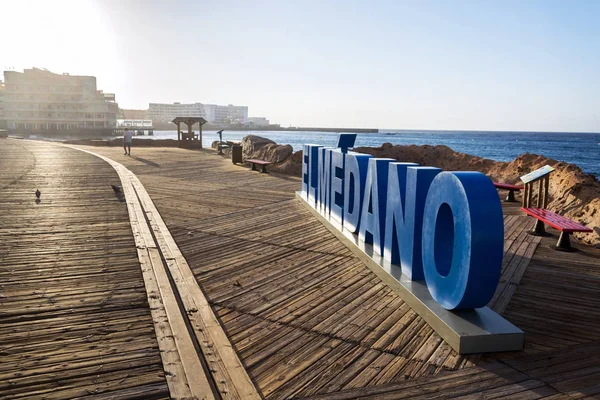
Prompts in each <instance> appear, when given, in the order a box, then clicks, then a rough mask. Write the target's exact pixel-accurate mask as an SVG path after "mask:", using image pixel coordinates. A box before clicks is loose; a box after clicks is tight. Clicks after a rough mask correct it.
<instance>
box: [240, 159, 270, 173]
mask: <svg viewBox="0 0 600 400" xmlns="http://www.w3.org/2000/svg"><path fill="white" fill-rule="evenodd" d="M246 162H249V163H250V164H252V168H251V170H252V171H258V170H257V169H256V166H257V165H261V166H262V169H261V171H260V172H263V173H267V165H269V164H273V163H271V162H268V161H263V160H253V159H252V160H246Z"/></svg>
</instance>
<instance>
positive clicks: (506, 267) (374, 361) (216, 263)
mask: <svg viewBox="0 0 600 400" xmlns="http://www.w3.org/2000/svg"><path fill="white" fill-rule="evenodd" d="M32 146H33V145H32ZM35 146H39V147H40V148H42V147H45V148H47V147H48V146H50V145H48V144H36V145H35ZM53 147H54V146H53ZM86 149H88V150H90V151H93V152H97V153H101V154H103V155H104V156H107V157H109V158H111V159H112V160H115V161H117V162H119V163H122V164H123V165H124V166H126V167H127V168H129V169H130V170H131V171H132V172H133V173H135V175H136V176H137V177H138V178H139V181H140V182H141V184H143V187H145V189H146V190H147V192H148V193H149V195H150V197H151V198H152V201H153V204H154V205H155V206H156V209H157V211H159V212H160V216H161V217H162V219H164V223H165V224H166V226H167V227H168V228H169V231H170V235H172V237H173V239H174V242H175V243H176V245H177V247H178V248H179V249H180V250H181V252H182V254H183V256H184V257H185V260H183V261H184V262H185V263H186V264H188V265H189V267H190V269H191V272H193V274H194V276H195V280H196V281H197V282H198V283H199V287H200V288H201V290H202V294H203V295H204V296H205V298H206V299H207V301H208V304H210V306H211V307H210V308H212V311H213V312H214V313H215V315H216V316H217V317H218V319H219V322H220V324H221V325H222V326H223V328H224V330H225V332H226V334H227V337H228V340H229V341H230V342H231V344H232V345H233V346H234V349H235V350H236V354H237V356H238V357H239V359H240V360H241V362H242V363H243V365H244V367H245V370H246V371H247V374H248V375H249V377H250V378H251V380H252V383H253V384H254V385H255V387H256V389H257V390H258V393H259V395H260V396H262V397H264V398H268V399H283V398H322V399H338V398H339V399H354V398H373V399H387V398H389V399H397V398H422V399H431V398H507V397H510V398H525V399H528V398H531V399H538V398H549V399H563V398H564V399H573V398H585V397H589V398H594V396H598V395H600V386H599V383H598V382H600V362H599V354H600V315H599V314H600V312H599V311H598V310H597V308H595V306H596V305H597V302H598V299H599V298H600V269H599V268H600V267H599V265H600V250H597V249H591V248H587V247H586V248H584V249H583V251H581V252H578V253H574V254H565V253H557V252H555V251H552V250H550V249H549V248H548V245H550V244H553V243H554V242H555V241H556V239H555V238H542V239H540V238H536V237H532V236H530V235H527V234H526V230H527V229H529V228H530V226H531V225H533V221H531V220H530V219H528V217H525V216H523V215H522V214H521V213H520V212H519V211H518V208H515V207H514V206H513V205H508V206H506V207H505V211H506V212H505V214H506V218H505V238H506V242H505V258H504V264H503V270H502V278H501V284H500V285H499V287H498V290H497V293H496V295H495V296H494V299H493V301H492V303H491V304H490V306H491V307H493V308H494V309H496V310H497V311H498V312H500V313H502V314H503V315H504V316H505V317H506V318H507V319H509V320H510V321H511V322H513V323H515V324H516V325H517V326H519V327H520V328H522V329H523V330H524V331H525V332H526V346H525V349H524V351H521V352H514V353H505V354H493V355H483V356H481V355H472V356H468V357H465V356H460V355H458V354H456V353H455V352H454V351H453V350H452V349H451V348H450V347H449V346H447V345H446V344H445V343H443V342H442V341H441V339H440V338H439V336H437V334H435V333H434V332H433V331H432V330H431V328H429V327H428V326H427V325H426V324H425V323H424V322H423V320H422V319H421V318H420V317H418V316H417V315H416V314H415V313H414V312H412V311H411V310H410V309H409V308H408V307H407V306H406V304H404V302H403V301H402V300H401V299H400V298H399V296H398V295H397V294H396V293H395V292H393V291H392V290H391V289H389V288H388V287H387V286H385V285H384V284H382V283H381V281H380V280H379V279H378V278H377V277H376V276H375V275H374V274H373V273H372V272H371V271H370V270H369V269H368V268H367V267H366V266H365V265H364V264H363V263H362V262H360V260H358V259H357V258H356V257H354V256H353V254H352V253H351V252H350V251H349V250H348V249H346V248H345V247H344V246H343V245H342V244H341V243H340V242H339V241H338V240H336V239H335V237H334V236H333V235H332V234H330V233H329V232H328V231H327V229H326V228H325V227H324V226H322V225H321V224H320V223H319V222H318V221H317V220H316V219H314V218H313V217H312V216H311V215H310V213H309V212H308V211H307V210H306V209H305V208H304V206H303V205H301V204H300V203H299V202H298V200H296V199H295V198H294V191H295V190H298V189H299V186H300V182H299V179H296V178H291V177H286V176H273V175H266V174H259V173H252V172H250V171H248V169H247V168H244V167H241V166H234V165H232V164H231V162H230V161H227V160H225V159H223V158H221V157H219V156H217V155H216V154H215V153H214V152H213V151H210V150H203V151H188V150H181V149H174V148H166V149H165V148H163V149H152V148H134V149H133V152H134V156H133V157H131V158H130V157H126V156H123V155H122V152H121V151H120V149H119V148H109V147H86ZM61 151H63V152H67V153H68V154H72V153H73V152H75V151H74V150H70V149H69V150H61ZM72 157H74V159H76V158H81V160H80V161H82V162H85V163H93V165H94V166H96V165H103V168H104V170H101V169H100V168H99V167H96V168H95V169H94V171H87V172H85V173H87V174H90V173H94V174H98V175H101V174H106V176H113V177H114V176H116V174H115V173H114V171H113V172H110V167H109V166H108V164H106V163H104V162H103V161H101V160H100V159H96V160H95V161H90V160H93V158H91V157H92V156H90V155H86V154H84V153H81V154H80V155H75V156H72ZM21 159H22V160H23V162H22V164H23V165H25V167H24V168H25V169H26V168H29V167H28V166H29V165H33V164H35V163H33V164H32V163H31V162H29V164H27V162H28V161H27V160H28V159H27V157H25V155H22V156H21ZM84 159H85V161H83V160H84ZM32 168H35V167H32ZM86 170H87V168H86ZM31 171H33V169H31ZM71 173H72V171H71ZM82 173H83V171H82ZM39 174H40V172H36V173H33V174H30V175H31V176H37V175H39ZM111 174H112V175H111ZM25 176H28V175H25ZM2 179H3V180H2V181H0V184H2V185H13V187H14V184H11V182H12V181H14V180H17V181H18V182H21V181H22V178H19V173H18V172H14V173H13V174H12V175H10V176H6V177H3V178H2ZM97 179H106V178H100V177H99V176H98V177H97ZM100 186H102V185H100ZM108 189H109V190H110V187H109V188H108ZM34 190H35V189H34ZM41 190H42V191H43V189H41ZM11 192H14V189H11ZM16 195H18V194H15V196H16ZM11 196H12V194H11ZM42 196H44V195H42ZM0 199H2V200H1V203H2V204H4V198H3V197H0ZM113 202H114V205H115V206H117V207H119V206H121V207H120V209H119V212H120V213H123V212H124V211H125V212H126V210H125V207H123V204H120V203H118V201H114V200H113ZM6 204H7V205H6V207H10V208H11V209H12V208H13V207H15V206H14V205H12V203H11V202H10V201H8V200H7V201H6ZM9 204H10V205H9ZM27 206H29V205H27ZM150 208H151V207H150ZM115 212H116V211H115ZM104 216H105V218H106V213H105V215H104ZM118 220H119V221H123V220H122V219H118ZM2 222H3V225H1V228H0V229H4V228H5V227H6V226H10V224H6V223H4V220H3V221H2ZM109 225H110V226H111V227H112V223H111V224H109ZM151 225H152V224H151ZM104 229H107V228H106V227H105V228H104ZM127 234H128V235H129V239H130V240H131V241H133V238H132V232H131V228H129V231H128V232H127ZM11 235H12V233H10V232H7V236H11ZM48 240H49V239H48ZM36 241H37V239H36ZM17 243H21V240H17V239H15V244H14V245H13V246H17ZM3 245H4V241H3V242H1V243H0V246H3ZM159 247H160V245H159ZM12 251H13V250H12V248H11V252H10V253H8V252H7V250H6V249H5V248H3V247H0V254H1V255H2V259H1V261H0V268H6V265H7V263H5V262H4V254H11V255H12ZM127 251H128V252H129V253H128V255H129V256H130V257H131V259H132V265H133V264H135V254H136V248H135V246H130V247H129V248H128V250H127ZM71 264H73V263H72V262H71ZM71 264H70V265H71ZM137 268H138V270H137V279H138V281H137V282H138V283H137V286H136V289H135V290H132V292H135V294H136V295H137V296H138V298H139V302H140V304H141V306H140V309H143V310H144V312H145V315H146V318H147V321H148V323H149V324H150V326H151V323H152V317H151V316H150V311H149V310H148V308H147V302H146V301H145V296H146V294H145V292H144V288H143V278H142V274H141V272H140V271H139V265H137ZM6 271H8V270H6ZM4 272H5V270H4V269H2V270H0V273H4ZM7 273H8V272H7ZM23 273H24V272H23ZM17 278H18V277H17ZM118 282H119V283H122V280H119V281H118ZM15 286H16V283H15ZM2 290H4V287H2ZM62 290H68V289H67V288H62ZM130 295H132V296H133V293H131V294H130ZM5 299H6V298H0V300H2V301H5ZM3 304H4V303H3ZM19 312H24V310H19ZM0 318H5V317H4V314H0ZM111 318H113V317H112V316H110V315H107V316H106V319H107V320H109V319H111ZM139 320H140V321H141V320H142V319H139ZM1 322H3V321H1V320H0V323H1ZM22 324H23V322H20V321H19V320H16V321H15V327H18V328H20V329H22V330H23V329H26V328H25V327H24V326H23V325H22ZM136 326H137V325H136ZM3 329H4V324H1V325H0V333H1V332H2V330H3ZM120 333H121V334H125V333H124V332H120ZM2 337H4V335H3V336H2ZM136 337H137V336H136ZM148 338H152V340H153V341H154V342H153V347H152V354H153V355H154V362H155V364H154V365H155V366H156V367H157V369H158V372H157V377H160V378H161V380H160V383H159V382H153V383H152V385H155V387H156V388H157V389H156V390H157V392H156V393H157V394H156V396H157V397H158V396H159V394H158V393H160V395H162V396H164V395H165V390H166V388H167V383H166V381H165V378H164V372H163V371H162V368H161V363H160V352H159V351H158V345H156V339H155V336H154V335H153V331H151V329H150V330H148ZM48 340H49V339H48V338H47V339H46V342H47V341H48ZM148 340H150V339H148ZM42 341H43V339H40V343H42ZM46 342H44V345H47V343H46ZM0 349H4V343H2V344H0ZM0 351H4V350H0ZM124 351H125V354H126V350H124ZM0 354H4V353H0ZM116 354H119V355H121V353H120V352H119V353H116ZM13 356H15V357H16V355H15V353H13ZM31 356H32V357H35V356H37V353H36V350H31ZM60 356H63V355H62V354H60V352H59V355H58V357H60ZM2 361H4V356H2ZM22 362H23V360H22V359H19V358H17V359H15V361H14V364H13V365H12V368H11V367H6V368H5V367H3V366H0V371H6V373H14V372H15V368H21V370H23V371H28V370H29V369H30V368H31V367H30V366H29V365H28V364H24V365H23V366H21V363H22ZM2 368H5V369H2ZM65 370H67V371H69V368H67V367H65ZM61 373H62V371H60V373H57V374H55V375H52V376H50V375H46V379H54V380H55V381H56V380H58V381H61ZM209 375H210V374H209ZM68 376H69V375H68V373H67V377H68ZM132 379H133V378H132ZM1 382H2V379H0V384H1ZM50 382H52V381H51V380H49V381H48V383H47V385H50V384H51V383H50ZM116 382H118V381H115V382H114V383H116ZM149 385H150V384H149ZM159 385H160V390H162V392H160V391H159V389H158V388H159ZM128 387H131V386H128ZM133 387H134V388H135V386H133ZM142 387H143V386H142V385H140V386H139V388H140V390H141V388H142ZM19 388H20V389H19V390H15V391H13V392H8V391H5V389H4V388H2V387H0V397H3V396H4V394H5V393H14V394H15V396H17V395H18V396H21V397H26V395H27V393H29V392H26V391H25V389H24V386H20V387H19ZM119 389H121V388H119ZM6 390H9V387H8V386H7V388H6ZM114 390H118V389H117V386H114ZM122 390H123V393H124V394H123V396H122V397H123V398H128V397H130V398H135V396H134V394H135V391H133V389H132V391H129V392H127V390H129V389H127V388H125V387H124V388H122ZM78 393H79V392H78ZM94 393H95V392H94V391H92V392H91V393H88V394H94ZM115 393H116V392H115ZM140 393H141V392H140ZM152 393H154V392H152ZM215 393H216V395H217V396H221V397H224V398H225V397H227V395H226V394H224V393H222V392H219V391H216V392H215ZM56 397H63V398H64V397H65V396H60V395H58V393H57V396H56ZM139 397H140V398H152V397H151V396H143V395H141V396H139ZM108 398H112V397H110V396H108ZM114 398H118V396H114ZM242 398H243V397H242Z"/></svg>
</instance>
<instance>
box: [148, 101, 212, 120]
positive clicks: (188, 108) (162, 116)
mask: <svg viewBox="0 0 600 400" xmlns="http://www.w3.org/2000/svg"><path fill="white" fill-rule="evenodd" d="M176 117H202V118H204V119H206V117H205V116H204V107H203V106H202V104H201V103H192V104H181V103H173V104H166V103H150V106H149V107H148V118H149V119H151V120H152V121H154V122H171V121H173V119H175V118H176Z"/></svg>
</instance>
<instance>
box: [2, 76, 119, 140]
mask: <svg viewBox="0 0 600 400" xmlns="http://www.w3.org/2000/svg"><path fill="white" fill-rule="evenodd" d="M4 80H5V83H4V102H3V103H4V119H5V120H6V124H7V128H8V131H9V132H17V133H63V134H64V133H69V134H86V135H89V134H93V135H98V134H100V135H106V134H112V132H113V131H114V129H115V127H116V119H117V118H116V116H117V111H118V104H117V103H116V102H115V95H114V94H108V93H103V92H102V91H101V90H97V88H96V78H95V77H93V76H74V75H69V74H62V75H59V74H54V73H52V72H50V71H47V70H42V69H38V68H33V69H26V70H25V71H24V72H16V71H4Z"/></svg>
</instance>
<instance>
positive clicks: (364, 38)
mask: <svg viewBox="0 0 600 400" xmlns="http://www.w3.org/2000/svg"><path fill="white" fill-rule="evenodd" d="M0 10H2V14H3V15H2V23H1V24H0V35H1V36H0V37H2V41H1V42H0V68H3V70H13V69H14V70H16V71H22V70H23V69H24V68H31V67H38V68H46V69H48V70H50V71H52V72H56V73H63V72H69V73H70V74H72V75H93V76H96V77H97V82H98V88H99V89H101V90H104V91H105V92H109V93H115V94H116V96H117V101H118V103H119V105H120V107H121V108H135V109H145V108H148V103H151V102H152V103H163V102H164V103H171V102H182V103H193V102H201V103H212V104H235V105H247V106H248V107H249V115H250V116H262V117H267V118H268V119H270V120H271V122H273V123H280V124H281V125H282V126H315V127H357V128H365V127H366V128H380V129H434V130H435V129H440V130H513V131H563V132H600V23H598V21H600V1H597V0H577V1H553V0H543V1H536V0H527V1H522V0H519V1H511V0H503V1H486V0H471V1H460V0H452V1H451V0H445V1H427V0H415V1H408V0H406V1H402V0H392V1H377V0H374V1H364V0H363V1H351V0H342V1H327V0H314V1H313V0H303V1H300V0H289V1H283V0H279V1H261V0H252V1H247V0H246V1H241V0H240V1H233V0H218V1H217V0H212V1H204V0H194V1H193V0H188V1H184V0H169V1H154V0H143V1H142V0H73V1H67V0H64V1H62V0H52V1H49V0H42V1H30V0H19V1H14V0H0Z"/></svg>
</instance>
